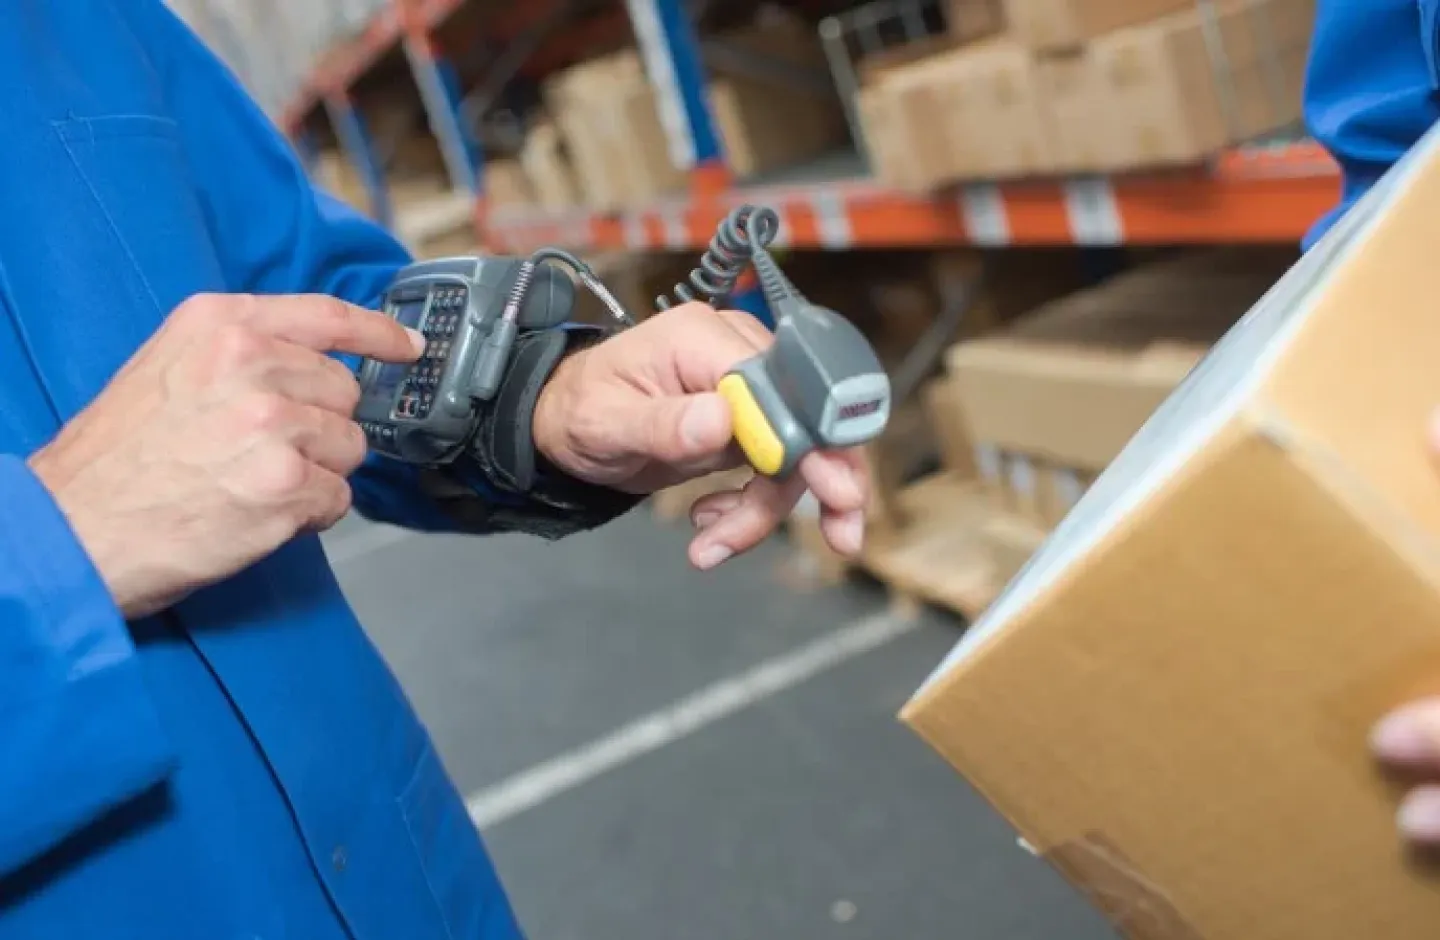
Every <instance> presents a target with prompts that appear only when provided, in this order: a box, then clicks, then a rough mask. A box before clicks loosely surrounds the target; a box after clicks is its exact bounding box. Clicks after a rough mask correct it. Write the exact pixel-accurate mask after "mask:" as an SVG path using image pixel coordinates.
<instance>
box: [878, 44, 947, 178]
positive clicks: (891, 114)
mask: <svg viewBox="0 0 1440 940" xmlns="http://www.w3.org/2000/svg"><path fill="white" fill-rule="evenodd" d="M953 54H954V53H946V54H945V55H942V56H933V57H930V58H927V59H923V60H921V61H918V62H912V63H910V64H908V65H906V66H904V67H903V68H896V69H894V70H893V71H892V72H890V73H889V74H888V75H886V77H885V78H884V79H883V80H882V81H880V82H879V83H877V84H875V85H872V86H870V87H868V88H863V89H861V91H860V95H859V98H858V101H857V104H858V111H859V114H860V122H861V127H862V130H863V133H864V135H865V148H866V151H867V153H868V154H869V157H870V161H871V164H872V171H873V172H874V174H875V175H876V176H877V177H878V178H879V179H880V180H882V181H883V182H885V183H886V184H888V185H890V186H893V187H895V188H896V189H899V190H902V191H904V192H911V193H925V192H929V191H931V190H933V189H935V188H936V187H937V186H940V185H941V184H943V183H944V182H945V181H947V180H950V179H954V178H955V174H956V172H957V169H958V167H959V164H958V163H957V157H958V155H959V154H958V152H957V151H956V149H955V148H954V146H953V145H952V142H951V137H950V130H949V128H948V126H947V123H946V122H945V121H944V120H942V119H941V111H942V105H941V103H940V92H939V88H940V86H941V85H942V84H943V82H944V81H945V80H946V79H945V75H946V72H947V70H948V69H949V67H950V65H949V63H950V57H951V56H952V55H953Z"/></svg>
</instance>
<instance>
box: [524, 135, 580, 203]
mask: <svg viewBox="0 0 1440 940" xmlns="http://www.w3.org/2000/svg"><path fill="white" fill-rule="evenodd" d="M520 165H521V166H522V167H523V168H524V170H525V178H526V179H527V180H528V181H529V183H530V188H531V190H532V191H533V192H534V194H535V202H536V203H537V204H538V205H539V206H540V207H541V208H543V209H548V210H551V211H564V210H567V209H576V208H579V207H580V206H581V204H582V202H583V198H582V196H581V194H580V184H579V182H578V181H577V180H576V178H575V168H574V166H572V165H571V163H570V156H569V154H568V153H567V152H566V149H565V142H564V140H563V139H562V137H561V135H560V131H559V130H558V129H557V128H556V127H555V125H554V124H553V123H551V122H550V121H540V122H538V123H536V124H535V125H534V126H532V127H531V128H530V131H529V133H527V134H526V135H525V145H524V147H523V149H522V150H521V151H520Z"/></svg>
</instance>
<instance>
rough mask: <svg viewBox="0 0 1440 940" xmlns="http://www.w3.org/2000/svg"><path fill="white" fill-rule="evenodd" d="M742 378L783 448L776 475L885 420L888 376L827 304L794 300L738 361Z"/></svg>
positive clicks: (869, 433)
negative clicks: (764, 342) (756, 352)
mask: <svg viewBox="0 0 1440 940" xmlns="http://www.w3.org/2000/svg"><path fill="white" fill-rule="evenodd" d="M735 371H736V372H738V373H739V374H740V375H741V376H743V377H744V379H745V380H746V383H747V384H748V385H749V386H750V390H751V393H752V394H753V395H754V396H755V400H756V403H757V404H758V405H759V406H760V409H761V410H762V411H763V412H764V413H765V415H766V417H767V418H768V419H769V422H770V426H771V429H772V430H773V431H774V432H775V434H776V436H777V437H779V438H780V441H781V443H782V444H783V445H784V447H785V454H786V461H785V465H784V466H783V467H782V468H781V470H780V471H779V473H778V474H777V476H781V477H783V476H787V475H789V474H790V473H791V472H792V471H793V470H794V469H795V464H797V463H799V460H800V458H801V457H803V456H804V455H805V454H806V453H808V452H809V451H811V450H814V449H817V448H818V449H822V450H831V449H836V448H844V447H853V446H855V445H858V444H863V443H865V442H867V441H870V440H873V439H874V438H875V437H876V436H877V435H878V434H879V433H880V432H881V431H883V430H884V428H885V425H886V424H887V423H888V421H889V420H890V407H891V402H890V379H889V377H888V376H887V375H886V374H885V369H884V366H882V365H881V363H880V360H879V359H878V358H877V357H876V356H875V353H874V351H873V350H872V349H871V346H870V343H869V342H868V341H867V340H866V339H865V336H864V334H862V333H861V332H860V331H859V330H858V329H857V328H856V327H855V325H854V324H853V323H851V322H850V321H849V320H847V319H845V318H844V317H842V316H840V315H839V314H838V313H835V312H834V311H832V310H827V309H825V308H824V307H818V306H815V305H813V304H809V303H802V304H801V305H800V306H798V307H797V308H796V309H794V310H791V311H788V312H787V313H786V314H785V315H784V316H782V317H781V318H780V321H779V323H778V324H777V325H776V329H775V342H774V344H773V345H772V346H771V347H770V348H769V349H768V350H766V352H765V353H764V354H763V355H761V356H757V357H756V358H754V359H752V360H749V361H748V362H745V363H742V364H741V365H740V366H739V367H738V368H737V369H736V370H735Z"/></svg>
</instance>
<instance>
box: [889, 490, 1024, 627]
mask: <svg viewBox="0 0 1440 940" xmlns="http://www.w3.org/2000/svg"><path fill="white" fill-rule="evenodd" d="M900 500H901V504H902V506H903V507H904V512H905V517H906V518H907V519H909V520H911V521H910V522H909V524H908V525H906V526H904V527H903V528H899V529H896V530H892V531H889V532H881V533H878V534H877V535H876V536H875V537H874V538H873V539H872V540H871V541H870V545H869V546H868V547H867V549H866V552H865V558H864V564H865V567H866V570H868V571H869V572H870V573H871V574H872V575H874V576H875V577H876V578H878V579H879V580H880V581H881V582H883V583H884V584H885V585H886V587H887V588H889V590H890V592H891V594H892V596H894V597H895V598H896V599H897V602H899V603H905V604H910V605H916V604H929V605H933V606H936V607H941V608H944V609H945V610H949V611H951V612H953V613H956V614H959V615H960V616H961V617H964V618H965V619H967V620H973V619H975V618H976V617H978V616H979V615H980V614H981V613H982V612H983V611H984V610H985V608H986V607H988V606H989V605H990V602H991V601H992V600H994V598H995V595H996V594H997V593H998V590H999V585H998V584H997V583H996V582H997V580H998V579H997V578H996V576H995V573H994V569H993V566H992V563H991V558H990V554H989V552H988V551H987V549H986V545H985V542H984V538H983V535H982V531H983V527H984V525H985V522H986V520H987V519H988V517H989V514H990V512H991V508H990V505H989V502H988V500H987V499H986V497H985V495H984V494H983V493H982V492H981V491H980V490H979V489H978V487H976V486H975V484H973V483H971V482H969V481H967V480H964V479H962V478H959V477H957V476H954V475H950V474H937V475H936V476H934V477H931V478H930V479H927V480H925V481H922V482H921V483H918V484H916V485H914V486H912V487H910V488H909V489H908V490H907V491H906V492H905V493H903V494H901V497H900Z"/></svg>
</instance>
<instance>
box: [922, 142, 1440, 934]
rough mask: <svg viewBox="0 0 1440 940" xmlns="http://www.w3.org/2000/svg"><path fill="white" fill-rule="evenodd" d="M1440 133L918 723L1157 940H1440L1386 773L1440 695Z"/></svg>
mask: <svg viewBox="0 0 1440 940" xmlns="http://www.w3.org/2000/svg"><path fill="white" fill-rule="evenodd" d="M1437 203H1440V130H1434V131H1431V132H1430V133H1429V134H1428V135H1427V136H1426V137H1425V139H1424V140H1423V141H1422V142H1421V143H1420V144H1419V145H1417V146H1416V147H1415V148H1414V149H1413V150H1412V152H1411V155H1410V156H1409V157H1407V158H1406V159H1405V160H1404V161H1402V163H1401V164H1400V165H1399V166H1398V167H1396V168H1395V169H1394V170H1393V171H1392V172H1391V173H1389V174H1387V176H1386V177H1385V178H1384V179H1383V180H1382V181H1381V182H1380V184H1379V185H1378V186H1377V187H1376V188H1375V189H1374V190H1373V191H1372V192H1371V193H1370V194H1369V195H1368V196H1366V197H1365V198H1364V199H1363V200H1362V201H1361V202H1360V203H1359V204H1358V205H1357V206H1356V207H1355V208H1353V209H1352V210H1351V211H1350V212H1349V213H1348V214H1347V215H1346V217H1345V218H1344V219H1343V220H1342V221H1341V223H1340V224H1339V225H1338V227H1337V228H1336V229H1334V230H1333V231H1332V232H1331V233H1330V234H1329V235H1328V236H1327V237H1326V238H1325V239H1324V240H1323V241H1322V242H1321V243H1320V244H1318V245H1317V246H1316V247H1315V248H1314V249H1313V250H1312V251H1310V252H1309V253H1308V254H1307V255H1306V256H1305V257H1304V258H1302V259H1301V260H1300V261H1299V262H1298V263H1297V264H1296V265H1295V266H1294V267H1293V269H1291V270H1290V272H1289V273H1288V274H1286V275H1285V277H1284V278H1283V279H1282V280H1281V281H1280V282H1279V284H1277V285H1276V287H1275V288H1274V289H1273V290H1272V291H1270V292H1269V293H1267V294H1266V295H1265V297H1264V298H1263V299H1262V300H1261V301H1260V302H1259V303H1257V304H1256V305H1255V306H1254V308H1253V309H1252V310H1251V311H1250V312H1249V313H1248V314H1247V315H1246V316H1245V317H1244V318H1243V319H1242V320H1241V321H1240V323H1239V324H1238V325H1237V326H1236V327H1235V328H1234V329H1232V330H1231V331H1230V332H1229V333H1228V334H1227V335H1226V336H1225V338H1224V339H1223V340H1222V341H1221V342H1220V343H1218V344H1217V345H1216V346H1215V348H1214V350H1213V351H1212V352H1211V354H1210V355H1209V356H1208V357H1207V358H1206V360H1205V361H1204V362H1203V363H1202V364H1201V365H1200V367H1199V368H1197V369H1196V370H1195V371H1194V372H1193V373H1192V374H1191V375H1190V376H1189V378H1188V379H1187V380H1186V382H1185V383H1184V385H1183V386H1182V387H1181V388H1180V389H1179V390H1177V392H1176V393H1175V394H1174V395H1173V396H1171V397H1170V398H1169V400H1168V401H1167V402H1166V403H1165V405H1164V406H1163V407H1162V408H1161V409H1160V410H1159V411H1158V412H1157V413H1156V414H1155V415H1154V416H1153V417H1152V418H1151V419H1150V420H1149V422H1147V424H1146V425H1145V427H1144V428H1143V430H1141V431H1140V433H1139V434H1137V435H1136V436H1135V437H1134V439H1133V440H1132V441H1131V442H1130V443H1129V444H1128V446H1126V447H1125V449H1124V452H1123V453H1122V454H1121V455H1120V456H1119V457H1118V458H1117V459H1116V460H1115V461H1114V462H1113V463H1112V465H1111V466H1110V468H1109V469H1108V470H1107V471H1105V473H1104V474H1103V475H1102V476H1101V477H1100V478H1099V480H1098V481H1097V482H1096V483H1095V485H1094V486H1093V487H1092V488H1091V490H1090V491H1089V493H1088V494H1087V495H1086V496H1085V498H1084V499H1083V500H1082V501H1081V502H1080V504H1079V506H1077V507H1076V509H1075V510H1074V511H1073V512H1072V513H1071V514H1070V515H1069V516H1068V517H1067V518H1066V520H1065V522H1064V523H1063V524H1062V525H1060V526H1059V527H1058V528H1057V529H1056V530H1055V532H1054V534H1053V535H1052V536H1051V537H1050V538H1049V540H1048V541H1047V542H1046V543H1045V546H1044V547H1043V548H1042V549H1041V550H1040V552H1039V553H1038V554H1037V555H1036V557H1035V558H1034V559H1033V560H1032V561H1031V562H1030V564H1029V565H1027V566H1026V568H1025V569H1024V571H1023V572H1022V573H1021V574H1020V576H1019V577H1018V578H1017V579H1016V580H1015V581H1013V582H1012V583H1011V584H1010V586H1009V587H1008V588H1007V589H1006V590H1005V591H1004V593H1003V594H1002V595H1001V596H1000V597H999V598H998V599H997V601H996V602H995V603H994V604H993V605H992V606H991V607H990V608H989V610H988V611H987V612H986V613H985V615H984V616H983V617H982V618H981V619H980V621H979V622H978V623H977V624H976V625H975V626H974V627H973V628H972V629H971V630H970V632H969V633H968V634H967V635H966V636H965V638H964V639H963V640H962V641H961V642H960V643H959V644H958V645H957V646H956V648H955V649H954V651H953V652H952V654H951V655H950V656H949V657H948V658H947V659H946V661H945V662H944V663H943V664H941V665H940V667H939V668H938V669H937V670H936V671H935V673H934V674H933V675H932V676H931V677H930V679H929V680H928V681H926V682H925V683H924V685H923V687H922V688H921V689H920V690H919V691H918V692H917V694H916V695H915V697H914V698H913V699H912V701H911V702H910V703H909V705H908V706H907V708H906V709H905V712H904V717H905V720H906V721H907V722H908V723H909V724H910V725H911V726H912V727H914V728H915V729H916V730H917V731H918V732H919V733H920V734H921V735H923V736H924V738H925V739H926V740H927V741H929V742H930V743H931V744H932V745H933V746H934V747H935V748H936V749H937V750H938V751H939V752H940V753H941V754H943V755H944V756H945V757H946V758H947V759H948V760H949V761H950V762H951V763H952V764H954V765H955V766H956V767H957V768H959V769H960V770H961V771H962V772H963V773H964V774H965V775H966V776H968V777H969V778H970V779H971V781H972V782H973V783H974V785H975V786H976V787H978V789H979V790H980V791H981V792H982V793H984V794H985V796H986V797H987V798H988V799H989V800H990V801H991V802H992V803H994V805H996V806H997V807H998V808H999V810H1000V811H1001V812H1002V813H1004V814H1005V815H1006V816H1007V817H1008V818H1009V819H1010V820H1011V821H1012V822H1013V823H1014V824H1015V826H1016V827H1017V828H1018V829H1019V831H1020V833H1021V835H1022V836H1023V837H1024V839H1025V840H1026V842H1027V843H1028V844H1029V845H1031V846H1033V847H1034V849H1035V850H1036V851H1037V852H1038V853H1039V854H1040V855H1042V856H1043V857H1045V858H1047V859H1048V860H1050V861H1051V862H1053V863H1054V864H1055V865H1056V866H1057V867H1058V869H1059V870H1060V871H1061V872H1062V873H1064V874H1065V875H1066V877H1068V878H1069V879H1071V880H1072V881H1073V882H1074V883H1075V884H1076V885H1077V886H1079V887H1080V888H1081V889H1082V890H1083V891H1085V892H1086V893H1087V894H1088V895H1089V896H1090V897H1091V899H1092V900H1093V902H1094V903H1095V904H1096V905H1097V906H1098V907H1099V908H1100V909H1101V910H1102V911H1104V912H1105V913H1106V914H1107V915H1109V916H1110V917H1111V918H1113V919H1114V920H1115V922H1116V923H1117V924H1118V925H1119V926H1120V928H1121V929H1122V930H1123V931H1124V932H1125V933H1127V934H1128V935H1129V936H1133V937H1157V938H1158V937H1204V938H1206V940H1255V938H1257V937H1266V938H1275V940H1292V938H1293V940H1354V938H1356V937H1384V938H1386V940H1429V938H1432V937H1434V936H1435V930H1436V915H1437V911H1440V875H1437V872H1436V871H1435V869H1434V868H1433V867H1431V866H1428V865H1426V864H1424V861H1423V860H1422V859H1418V858H1416V857H1414V856H1412V855H1411V854H1409V853H1407V852H1406V851H1405V850H1404V848H1403V847H1402V845H1401V844H1400V841H1399V837H1398V835H1397V832H1396V827H1395V812H1396V807H1397V803H1398V800H1399V798H1400V796H1401V794H1402V792H1403V789H1402V788H1401V787H1399V786H1396V785H1395V782H1394V781H1392V780H1390V779H1389V778H1387V777H1386V775H1385V774H1384V773H1383V772H1382V771H1381V769H1380V768H1378V767H1377V766H1376V765H1375V764H1374V762H1373V760H1372V758H1371V756H1370V750H1369V747H1368V735H1369V731H1370V729H1371V727H1372V726H1373V724H1374V723H1375V722H1376V721H1377V720H1378V719H1380V718H1381V717H1382V716H1383V715H1384V714H1386V713H1387V712H1388V711H1389V710H1390V709H1392V708H1394V707H1396V706H1398V705H1399V704H1401V703H1403V702H1407V701H1411V700H1413V699H1414V698H1416V697H1419V696H1421V695H1429V694H1435V693H1437V692H1440V576H1437V572H1440V568H1437V562H1436V559H1437V558H1440V474H1437V470H1436V464H1435V460H1434V458H1433V455H1432V454H1431V453H1430V447H1429V444H1428V441H1427V438H1428V435H1427V434H1426V428H1427V426H1428V422H1429V420H1430V417H1431V415H1432V413H1433V411H1434V408H1435V405H1436V402H1440V370H1437V369H1436V368H1435V361H1434V360H1435V350H1436V349H1440V318H1437V317H1436V316H1435V311H1434V300H1433V298H1434V296H1435V294H1436V292H1437V291H1440V268H1437V266H1436V265H1435V261H1434V251H1433V246H1434V245H1435V244H1436V242H1437V240H1440V216H1437V214H1436V213H1435V211H1434V207H1435V205H1436V204H1437Z"/></svg>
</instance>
